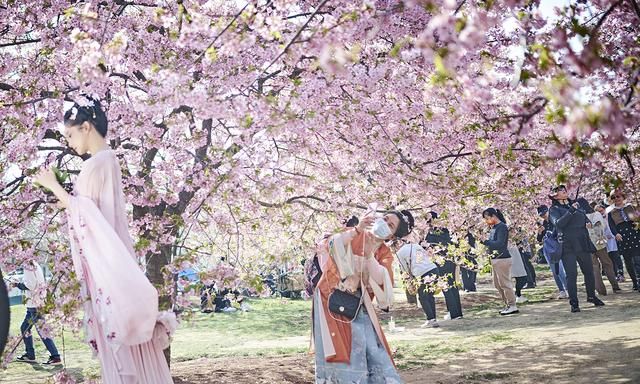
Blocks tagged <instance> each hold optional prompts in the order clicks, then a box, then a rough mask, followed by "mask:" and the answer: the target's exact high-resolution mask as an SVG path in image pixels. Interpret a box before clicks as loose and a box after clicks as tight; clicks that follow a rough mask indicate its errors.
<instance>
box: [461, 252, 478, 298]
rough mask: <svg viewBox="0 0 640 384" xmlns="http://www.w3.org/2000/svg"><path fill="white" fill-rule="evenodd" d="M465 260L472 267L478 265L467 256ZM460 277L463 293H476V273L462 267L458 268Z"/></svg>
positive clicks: (473, 259)
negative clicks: (469, 262) (471, 264)
mask: <svg viewBox="0 0 640 384" xmlns="http://www.w3.org/2000/svg"><path fill="white" fill-rule="evenodd" d="M467 260H469V261H471V262H472V263H473V265H478V262H477V261H476V259H475V258H473V257H470V256H467ZM460 275H461V276H462V288H463V289H464V290H465V291H469V292H475V291H476V276H477V275H478V273H477V272H476V271H474V270H473V269H467V268H464V267H460Z"/></svg>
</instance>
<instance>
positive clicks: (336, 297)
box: [328, 244, 364, 323]
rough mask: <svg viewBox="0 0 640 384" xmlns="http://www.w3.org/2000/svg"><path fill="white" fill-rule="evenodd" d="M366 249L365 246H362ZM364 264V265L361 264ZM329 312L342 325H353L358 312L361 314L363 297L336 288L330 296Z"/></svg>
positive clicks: (361, 268)
mask: <svg viewBox="0 0 640 384" xmlns="http://www.w3.org/2000/svg"><path fill="white" fill-rule="evenodd" d="M362 248H363V249H364V244H363V246H362ZM348 249H349V250H348V252H349V254H351V247H349V248H348ZM361 264H362V263H361ZM362 270H363V266H362V265H360V285H361V286H362V274H363V271H362ZM328 307H329V312H330V314H331V317H333V319H334V320H335V321H339V322H342V323H351V322H353V321H354V320H355V319H356V317H357V316H358V312H360V308H361V307H362V296H358V295H355V294H353V293H349V292H347V291H345V290H342V289H340V288H335V289H334V290H333V292H331V294H329V303H328ZM333 315H339V316H342V317H345V318H347V320H346V321H345V320H341V319H338V318H336V317H334V316H333Z"/></svg>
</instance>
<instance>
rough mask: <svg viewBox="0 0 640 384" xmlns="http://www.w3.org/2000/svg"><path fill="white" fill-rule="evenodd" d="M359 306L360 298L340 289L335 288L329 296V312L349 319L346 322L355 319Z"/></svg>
mask: <svg viewBox="0 0 640 384" xmlns="http://www.w3.org/2000/svg"><path fill="white" fill-rule="evenodd" d="M361 306H362V297H361V296H357V295H354V294H351V293H349V292H346V291H343V290H341V289H337V288H336V289H334V290H333V292H331V294H330V295H329V311H331V312H332V313H333V314H336V315H340V316H344V317H346V318H347V319H349V321H348V322H352V321H353V320H355V319H356V316H358V312H359V311H360V307H361ZM335 320H338V319H335ZM338 321H340V320H338Z"/></svg>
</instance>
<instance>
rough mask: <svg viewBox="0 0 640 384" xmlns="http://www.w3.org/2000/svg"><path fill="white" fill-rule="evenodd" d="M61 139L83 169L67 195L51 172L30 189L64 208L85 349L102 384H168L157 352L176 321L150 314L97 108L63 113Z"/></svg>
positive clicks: (154, 305)
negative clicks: (96, 363)
mask: <svg viewBox="0 0 640 384" xmlns="http://www.w3.org/2000/svg"><path fill="white" fill-rule="evenodd" d="M64 121H65V136H66V138H67V141H68V143H69V146H70V147H71V148H73V149H74V150H75V151H76V152H77V153H78V154H80V155H83V154H86V153H90V154H91V158H90V159H89V160H87V161H86V162H85V163H84V166H83V168H82V171H81V172H80V174H79V176H78V179H77V181H76V184H75V189H74V193H73V194H68V193H67V192H66V191H65V190H64V189H63V188H62V186H60V184H59V183H58V182H57V180H56V178H55V175H54V173H53V171H52V170H48V169H45V170H42V171H41V172H40V173H39V174H38V177H37V181H38V182H39V183H40V184H41V185H42V186H43V187H45V188H48V189H50V190H51V191H52V192H53V193H54V194H55V195H56V197H57V198H58V200H59V205H60V206H61V207H64V208H67V214H68V222H69V237H70V240H71V252H72V256H73V265H74V268H75V272H76V277H77V278H78V279H79V280H80V281H81V286H82V295H83V298H84V299H85V304H84V311H85V319H84V322H85V331H86V339H87V342H88V343H89V344H90V345H91V347H92V349H93V351H94V355H97V357H98V359H99V360H100V364H101V367H102V381H103V383H104V384H120V383H126V384H164V383H173V380H172V379H171V373H170V372H169V367H168V365H167V362H166V360H165V357H164V354H163V350H164V349H165V348H167V347H168V345H169V337H170V334H171V333H172V332H173V330H175V326H176V320H175V316H174V315H173V314H171V313H167V312H163V313H158V293H157V291H156V289H155V288H154V287H153V285H152V284H151V283H150V282H149V280H148V279H147V277H146V276H145V275H144V273H143V272H142V270H141V269H140V266H139V265H138V262H137V260H136V256H135V253H134V250H133V244H132V241H131V237H130V235H129V231H128V229H127V228H128V222H127V216H126V213H125V201H124V193H123V190H122V176H121V174H120V165H119V163H118V159H117V158H116V156H115V153H114V152H113V151H112V150H111V149H110V148H109V145H108V144H107V141H106V140H105V136H106V134H107V118H106V115H105V113H104V111H103V110H102V108H101V106H100V103H99V102H98V101H95V100H88V101H87V105H82V106H81V105H79V104H75V105H74V106H73V108H71V109H70V110H69V111H67V112H66V113H65V116H64Z"/></svg>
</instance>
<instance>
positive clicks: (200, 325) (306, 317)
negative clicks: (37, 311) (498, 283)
mask: <svg viewBox="0 0 640 384" xmlns="http://www.w3.org/2000/svg"><path fill="white" fill-rule="evenodd" d="M552 290H553V287H552V286H549V287H539V288H538V289H536V290H527V291H526V294H527V296H528V297H529V299H530V301H531V302H536V301H539V300H545V296H548V294H549V293H551V292H552ZM402 292H403V291H402V289H400V288H398V289H396V296H399V297H400V296H402V294H403V293H402ZM249 304H250V306H251V307H252V310H251V311H250V312H239V311H238V312H234V313H211V314H203V313H200V312H195V313H193V314H192V316H188V317H187V318H188V320H183V321H182V322H181V324H180V326H179V328H178V331H177V332H176V335H175V336H174V340H173V343H172V345H171V352H172V360H173V361H174V362H180V361H187V360H193V359H198V358H202V357H208V358H215V357H236V356H238V357H240V356H274V355H291V354H299V353H305V352H307V351H308V347H309V336H310V329H311V314H310V312H311V302H310V301H303V300H289V299H271V298H270V299H252V300H250V301H249ZM496 308H497V304H496V303H494V302H492V301H490V302H485V303H481V304H476V305H474V306H473V307H471V308H467V309H466V313H465V315H470V316H473V317H485V316H491V315H495V313H494V312H495V309H496ZM11 309H12V316H11V317H12V323H11V334H12V335H17V334H19V327H20V324H21V322H22V320H23V318H24V314H25V308H24V307H23V306H13V307H11ZM418 317H420V316H418ZM465 317H466V316H465ZM415 322H416V319H407V320H406V325H410V324H413V323H415ZM398 324H403V323H402V321H399V322H398ZM386 325H387V324H386V322H383V326H384V327H385V329H386ZM388 336H389V337H390V338H391V339H392V340H391V347H392V349H394V350H395V351H396V363H397V365H398V367H399V368H401V369H406V368H414V367H418V366H428V365H429V364H430V361H434V360H435V359H437V358H440V357H443V356H447V355H455V354H458V353H463V352H467V351H469V350H472V349H475V348H479V347H482V346H483V345H495V344H501V345H503V344H510V343H512V342H514V339H513V337H512V336H511V335H510V334H508V333H500V334H497V333H495V334H494V333H491V332H489V333H485V334H483V335H481V336H471V337H469V336H456V335H452V336H447V337H441V338H438V339H429V338H426V339H424V338H423V339H419V338H416V339H415V340H393V338H394V336H391V335H388ZM55 341H56V343H57V345H58V348H59V350H60V352H61V353H63V354H64V358H65V361H66V367H67V370H69V371H70V372H71V373H73V374H74V376H76V378H78V379H80V380H79V381H82V379H87V378H94V377H98V376H99V365H98V362H97V361H96V360H94V359H92V357H91V351H90V349H89V347H88V346H86V345H85V344H84V343H83V342H82V338H81V334H75V335H74V334H73V333H72V332H66V331H65V332H64V344H63V341H62V337H61V336H60V335H58V336H57V337H56V339H55ZM35 345H36V351H37V353H38V359H39V360H46V358H47V354H46V351H45V349H44V346H43V345H42V343H41V342H40V340H39V339H38V338H37V337H36V339H35ZM23 352H24V346H23V345H20V346H19V348H18V349H17V352H16V355H17V356H19V355H21V354H22V353H23ZM54 372H55V369H47V368H44V367H42V366H39V365H35V366H31V365H28V364H24V363H10V364H9V367H8V369H7V370H5V371H3V372H0V383H44V382H46V380H47V378H50V377H51V376H52V375H53V373H54Z"/></svg>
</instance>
